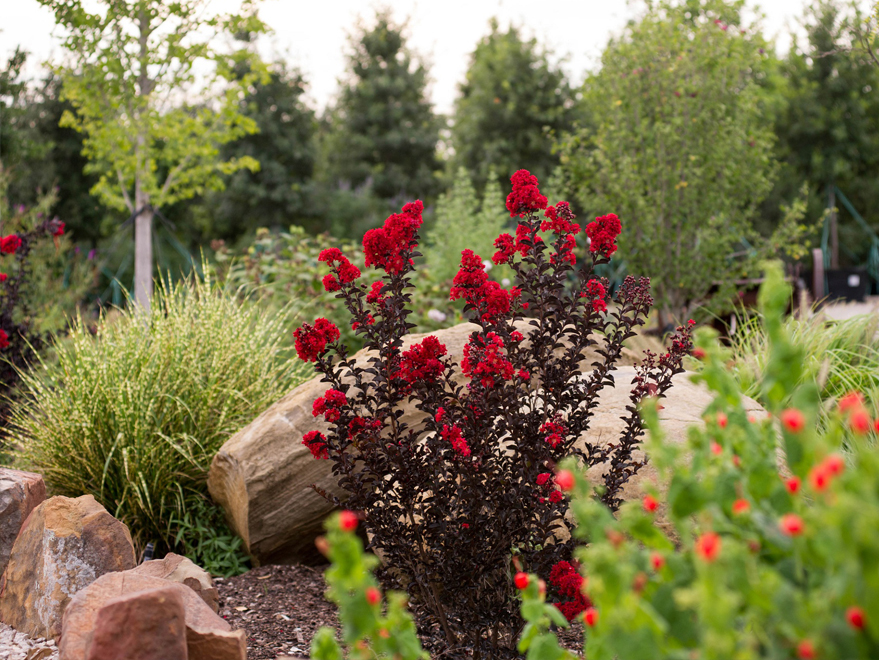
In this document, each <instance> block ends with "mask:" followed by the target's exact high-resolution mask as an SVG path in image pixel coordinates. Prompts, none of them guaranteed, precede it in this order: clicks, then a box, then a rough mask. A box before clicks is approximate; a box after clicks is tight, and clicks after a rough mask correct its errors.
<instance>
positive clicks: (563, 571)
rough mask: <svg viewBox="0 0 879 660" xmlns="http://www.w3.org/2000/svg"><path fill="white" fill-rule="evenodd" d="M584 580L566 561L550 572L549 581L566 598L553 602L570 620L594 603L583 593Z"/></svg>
mask: <svg viewBox="0 0 879 660" xmlns="http://www.w3.org/2000/svg"><path fill="white" fill-rule="evenodd" d="M556 492H558V491H556ZM583 582H584V580H583V576H582V575H580V573H579V572H578V571H577V569H576V568H575V567H574V566H572V565H571V564H570V563H569V562H566V561H560V562H558V563H556V564H555V565H554V566H553V567H552V570H551V571H550V572H549V583H550V584H551V585H553V586H554V587H555V588H556V591H557V592H558V594H559V597H560V598H563V599H564V600H563V601H560V602H558V603H553V604H554V605H555V606H556V607H557V608H558V610H559V612H561V613H562V614H563V615H564V617H565V618H566V619H567V620H568V621H573V620H574V619H575V618H576V617H577V615H578V614H580V613H581V612H584V611H586V610H587V609H588V608H589V607H590V606H591V605H592V603H591V602H590V601H589V599H588V598H586V596H585V595H584V594H583Z"/></svg>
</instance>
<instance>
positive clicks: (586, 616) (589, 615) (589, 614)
mask: <svg viewBox="0 0 879 660" xmlns="http://www.w3.org/2000/svg"><path fill="white" fill-rule="evenodd" d="M583 623H585V624H586V625H587V626H589V627H590V628H592V627H593V626H595V624H596V623H598V610H596V609H595V608H594V607H590V608H587V609H586V611H585V612H583Z"/></svg>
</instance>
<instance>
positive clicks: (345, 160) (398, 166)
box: [325, 11, 440, 204]
mask: <svg viewBox="0 0 879 660" xmlns="http://www.w3.org/2000/svg"><path fill="white" fill-rule="evenodd" d="M350 45H351V52H350V53H349V55H348V73H349V76H348V80H347V81H346V83H345V84H344V86H343V89H342V92H341V96H340V98H339V100H338V104H337V105H336V107H335V108H334V109H333V111H332V112H331V116H330V130H329V134H328V135H327V139H326V141H325V148H326V150H327V154H326V157H327V168H326V169H327V171H326V177H327V178H328V179H329V181H331V182H334V183H341V184H342V186H343V187H349V188H355V189H356V188H360V187H363V186H368V187H370V188H371V190H372V191H373V193H374V194H375V195H376V196H377V197H379V198H381V199H384V200H389V201H392V203H394V204H397V203H399V202H400V201H402V200H404V199H410V198H416V197H417V198H422V199H424V198H428V199H429V198H430V197H432V196H433V194H434V193H435V191H436V189H437V183H438V179H437V177H436V172H437V170H438V169H439V168H440V163H439V160H438V159H437V152H436V148H437V140H438V137H439V126H440V124H439V121H438V119H437V117H436V116H435V115H434V114H433V110H432V108H431V105H430V102H429V101H428V100H427V98H426V97H425V89H426V86H427V82H428V72H427V68H426V67H425V65H424V64H423V63H421V62H419V61H417V60H416V59H415V57H414V56H413V54H412V53H411V52H410V51H409V49H408V48H407V47H406V39H405V35H404V26H402V25H398V24H396V23H394V22H393V20H392V18H391V16H390V13H389V12H388V11H382V12H379V13H378V14H377V15H376V18H375V25H374V27H372V28H369V29H367V28H366V27H364V26H363V25H360V26H359V30H358V32H357V34H356V35H355V36H354V37H352V39H351V42H350Z"/></svg>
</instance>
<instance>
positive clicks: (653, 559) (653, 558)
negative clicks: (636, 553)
mask: <svg viewBox="0 0 879 660" xmlns="http://www.w3.org/2000/svg"><path fill="white" fill-rule="evenodd" d="M650 565H651V566H653V570H654V571H659V570H661V569H662V567H663V566H665V557H663V556H662V555H661V554H659V553H658V552H654V553H651V555H650Z"/></svg>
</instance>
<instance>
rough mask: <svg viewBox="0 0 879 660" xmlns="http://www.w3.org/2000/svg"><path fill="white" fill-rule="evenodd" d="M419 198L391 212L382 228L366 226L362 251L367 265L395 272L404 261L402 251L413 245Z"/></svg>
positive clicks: (406, 251)
mask: <svg viewBox="0 0 879 660" xmlns="http://www.w3.org/2000/svg"><path fill="white" fill-rule="evenodd" d="M423 210H424V204H422V203H421V200H416V201H414V202H409V203H408V204H406V205H405V206H404V207H403V210H402V212H400V213H394V214H393V215H391V216H390V217H389V218H388V219H387V220H385V224H384V226H383V227H378V228H376V229H370V230H369V231H368V232H366V234H364V236H363V254H364V255H365V257H366V265H367V266H375V267H376V268H381V269H383V270H384V271H386V272H388V273H399V272H401V271H402V270H403V266H404V264H405V261H404V253H408V252H409V251H410V250H412V249H414V248H415V245H416V244H415V243H414V242H413V241H414V238H415V232H416V231H418V228H419V227H421V223H422V219H421V212H422V211H423Z"/></svg>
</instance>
